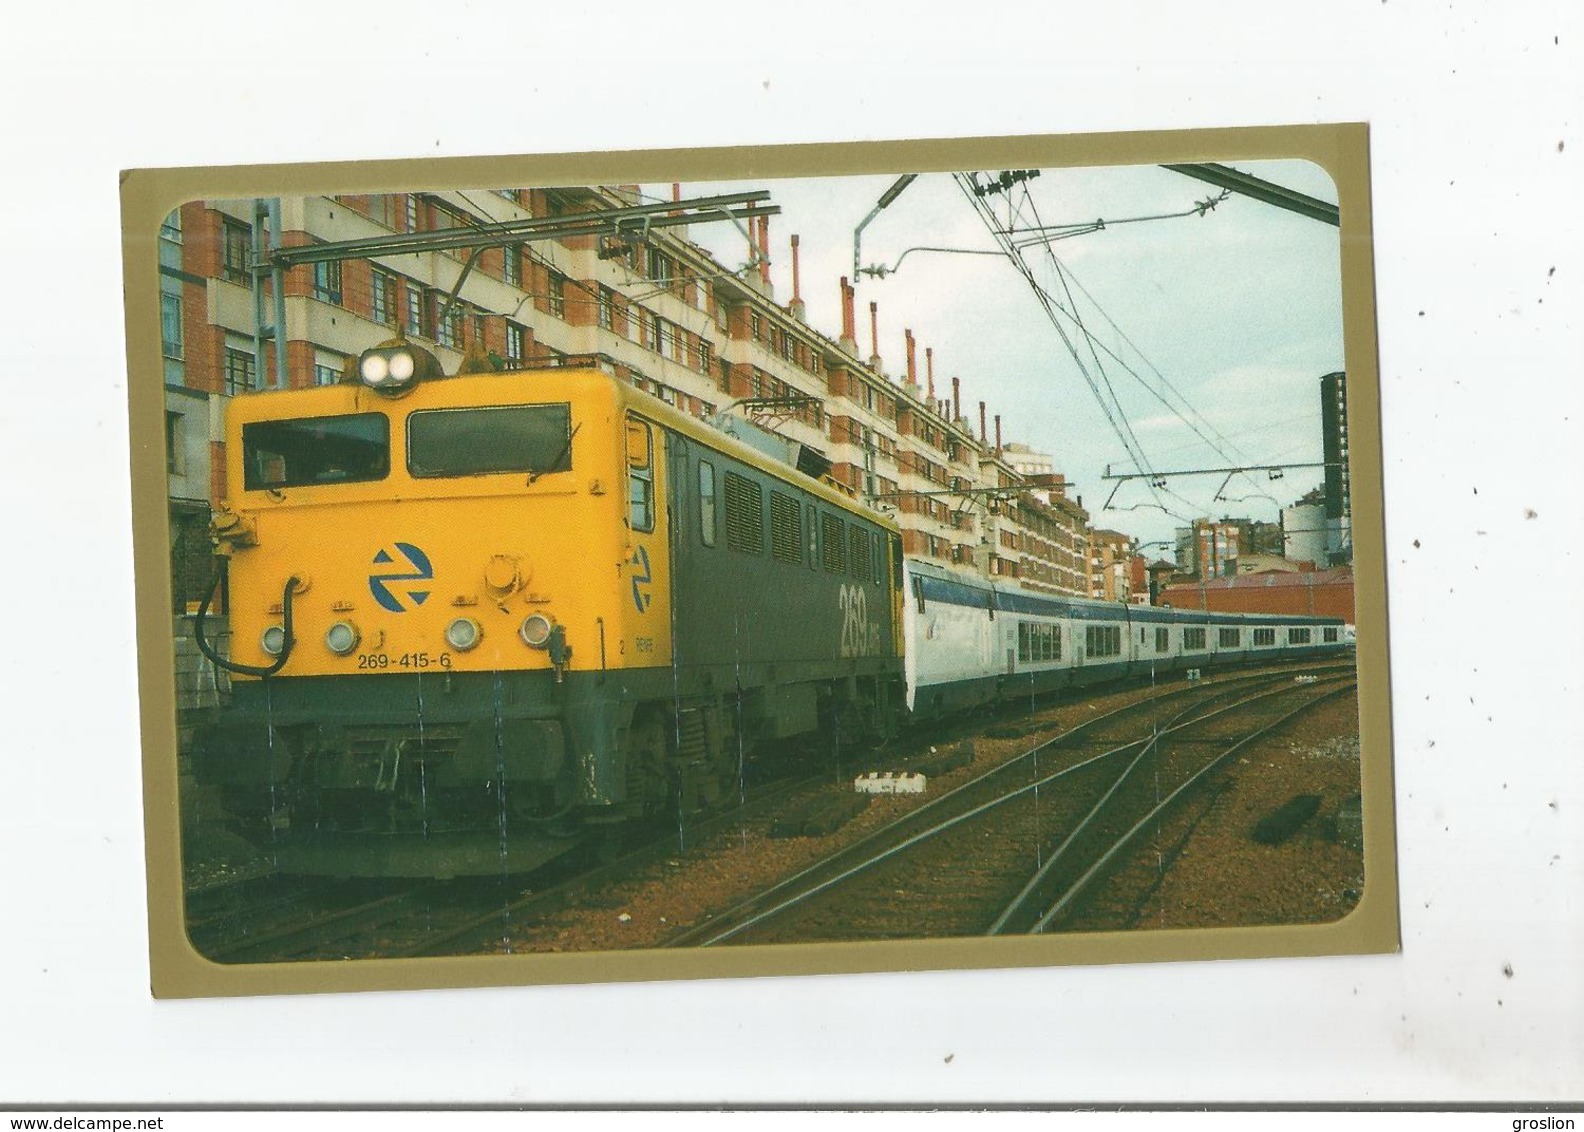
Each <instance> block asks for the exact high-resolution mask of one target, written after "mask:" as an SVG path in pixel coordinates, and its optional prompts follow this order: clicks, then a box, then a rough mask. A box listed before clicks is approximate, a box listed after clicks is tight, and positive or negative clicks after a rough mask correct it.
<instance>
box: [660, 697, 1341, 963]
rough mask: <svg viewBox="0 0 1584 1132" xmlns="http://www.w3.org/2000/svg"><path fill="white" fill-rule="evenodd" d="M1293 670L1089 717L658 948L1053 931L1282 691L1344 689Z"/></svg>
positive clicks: (1283, 714)
mask: <svg viewBox="0 0 1584 1132" xmlns="http://www.w3.org/2000/svg"><path fill="white" fill-rule="evenodd" d="M1305 679H1306V681H1307V680H1309V679H1313V681H1314V683H1308V682H1305V683H1302V684H1297V683H1294V677H1293V675H1292V674H1291V673H1285V674H1281V675H1275V676H1272V675H1253V676H1248V677H1242V678H1236V679H1233V680H1226V681H1222V682H1220V683H1218V684H1216V685H1214V686H1198V687H1195V686H1189V687H1187V688H1182V689H1176V690H1174V691H1171V692H1168V693H1165V694H1163V695H1161V696H1156V697H1152V698H1151V699H1149V700H1146V701H1143V702H1141V703H1136V704H1132V705H1128V706H1126V707H1123V708H1120V709H1118V710H1116V711H1113V712H1110V713H1107V714H1106V715H1104V716H1101V717H1097V718H1095V719H1093V720H1089V721H1086V722H1085V723H1084V724H1081V725H1079V726H1077V727H1074V728H1073V729H1071V730H1070V731H1068V732H1066V733H1064V734H1062V735H1060V736H1058V737H1057V738H1056V739H1054V740H1052V741H1050V742H1047V743H1043V744H1040V745H1038V746H1036V747H1034V748H1033V749H1031V750H1030V751H1028V752H1026V753H1025V754H1023V755H1021V756H1018V757H1015V758H1013V759H1010V760H1008V761H1007V762H1004V763H1002V764H1001V765H1000V766H998V767H995V768H993V769H991V770H989V771H987V772H985V773H983V774H981V775H979V776H977V777H975V778H974V779H973V780H972V781H970V782H968V783H967V784H965V785H963V786H961V787H959V788H957V789H956V790H954V791H952V792H950V793H948V794H945V795H942V796H941V797H939V798H937V799H935V800H933V801H932V802H930V803H928V804H926V805H924V806H921V807H918V808H917V809H915V810H912V811H911V812H909V813H907V814H905V815H903V816H901V817H899V818H898V819H897V820H895V821H893V822H891V823H889V824H888V825H886V826H884V827H883V828H881V829H878V830H876V831H874V832H872V833H871V834H870V835H869V836H867V837H866V838H864V839H863V840H862V841H859V842H857V843H855V844H853V845H851V846H849V847H847V848H845V849H843V850H840V851H839V852H837V853H834V854H832V855H830V856H829V857H826V858H825V859H823V860H821V861H819V862H817V863H816V864H814V865H812V866H810V867H808V868H806V869H804V870H803V871H801V872H800V873H798V874H797V875H795V876H793V877H790V878H788V879H787V880H785V881H783V882H781V883H779V884H777V885H775V886H772V887H771V888H769V889H766V890H765V891H763V892H760V893H758V894H756V895H754V896H752V897H750V898H749V899H747V900H744V901H742V902H740V903H738V904H736V905H734V906H733V907H731V908H729V909H727V910H725V911H723V912H721V913H720V914H718V915H716V916H714V917H711V918H710V919H709V920H708V921H706V922H704V923H702V924H699V925H698V926H696V927H692V928H689V929H687V930H684V931H682V932H679V933H676V934H675V935H673V936H672V937H671V938H670V939H669V940H668V941H667V945H668V946H672V947H684V946H710V945H716V944H723V943H746V942H791V941H805V942H806V941H808V940H816V939H817V940H863V939H893V938H904V937H913V938H916V937H920V936H929V937H944V936H962V935H979V934H984V933H985V932H986V931H994V932H996V933H998V934H999V933H1005V932H1010V931H1031V930H1051V928H1052V927H1053V926H1054V925H1055V924H1056V922H1057V921H1059V919H1060V918H1061V916H1062V915H1064V914H1065V913H1066V912H1067V911H1068V910H1070V909H1071V908H1072V907H1073V906H1074V904H1075V903H1076V901H1077V900H1078V899H1079V898H1080V896H1081V894H1082V892H1083V891H1085V890H1086V889H1087V888H1088V886H1089V885H1091V884H1092V883H1093V882H1094V881H1095V880H1096V879H1097V878H1098V877H1099V876H1101V875H1103V874H1104V872H1105V871H1106V869H1107V868H1108V867H1109V865H1110V863H1111V862H1112V861H1114V860H1115V859H1116V858H1117V856H1118V855H1119V854H1121V853H1123V852H1125V850H1126V848H1127V847H1128V845H1130V844H1132V843H1133V842H1134V841H1135V840H1136V838H1137V837H1138V835H1139V832H1140V830H1141V829H1144V828H1148V827H1149V825H1150V822H1151V821H1152V817H1158V815H1159V814H1160V813H1162V812H1164V811H1165V810H1166V809H1167V808H1169V807H1170V806H1172V805H1176V804H1180V803H1181V802H1182V801H1183V800H1185V799H1186V798H1188V797H1189V796H1191V795H1192V793H1193V791H1194V787H1195V784H1197V783H1202V782H1203V781H1204V779H1205V778H1207V777H1208V776H1209V774H1210V773H1211V770H1212V768H1213V767H1214V766H1216V765H1219V764H1220V763H1221V762H1223V761H1224V760H1225V759H1227V758H1230V757H1232V755H1234V754H1235V753H1236V752H1237V750H1240V749H1242V747H1243V745H1246V744H1247V743H1249V742H1253V741H1255V740H1256V739H1257V738H1258V735H1259V734H1264V733H1267V732H1268V731H1270V730H1272V729H1273V728H1275V727H1278V726H1280V723H1281V722H1282V721H1283V720H1284V719H1286V718H1290V717H1291V713H1292V711H1293V706H1292V705H1293V703H1294V702H1295V701H1301V702H1302V704H1304V705H1307V704H1308V703H1309V702H1310V701H1314V700H1316V699H1317V698H1320V697H1324V696H1334V695H1342V694H1345V693H1346V692H1347V691H1348V690H1350V688H1351V685H1350V684H1348V683H1347V681H1348V680H1350V679H1351V669H1350V668H1347V667H1346V666H1338V667H1334V668H1330V669H1324V670H1312V671H1310V672H1308V673H1307V674H1306V675H1305ZM1282 704H1286V706H1285V707H1282V706H1281V705H1282ZM1298 710H1302V708H1301V707H1300V708H1299V709H1298ZM1261 717H1262V718H1261ZM1237 719H1243V720H1245V721H1246V722H1244V723H1242V724H1236V723H1233V724H1229V721H1235V720H1237ZM1250 720H1252V721H1250ZM1239 728H1241V731H1239V730H1238V729H1239ZM1042 902H1043V903H1042ZM1036 909H1037V910H1036ZM1052 909H1054V913H1053V914H1052V915H1050V916H1047V915H1046V913H1047V912H1050V911H1052Z"/></svg>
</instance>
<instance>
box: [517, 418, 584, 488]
mask: <svg viewBox="0 0 1584 1132" xmlns="http://www.w3.org/2000/svg"><path fill="white" fill-rule="evenodd" d="M582 427H583V422H582V421H578V423H577V424H575V425H573V426H572V430H571V431H570V432H568V433H567V438H566V443H565V444H563V445H562V446H561V451H559V452H557V453H556V458H555V459H554V460H551V461H550V466H549V467H548V468H545V469H544V471H534V472H529V473H528V486H529V487H532V486H533V485H534V481H535V480H537V479H538V478H539V477H540V476H542V475H545V474H547V473H549V472H570V471H571V470H572V464H571V462H570V461H568V463H567V466H566V467H564V468H563V467H562V466H561V461H562V460H565V459H566V458H567V456H568V455H569V454H570V453H571V451H572V438H573V437H574V436H576V435H577V434H578V429H580V428H582Z"/></svg>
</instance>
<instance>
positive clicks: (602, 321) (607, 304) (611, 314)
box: [599, 287, 616, 330]
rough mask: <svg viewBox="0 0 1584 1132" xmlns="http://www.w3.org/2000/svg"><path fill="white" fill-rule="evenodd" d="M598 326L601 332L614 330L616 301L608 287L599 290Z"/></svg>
mask: <svg viewBox="0 0 1584 1132" xmlns="http://www.w3.org/2000/svg"><path fill="white" fill-rule="evenodd" d="M599 325H600V329H601V330H615V329H616V299H615V296H613V295H612V294H611V290H610V288H609V287H601V288H600V289H599Z"/></svg>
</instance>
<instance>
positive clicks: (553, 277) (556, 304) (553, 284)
mask: <svg viewBox="0 0 1584 1132" xmlns="http://www.w3.org/2000/svg"><path fill="white" fill-rule="evenodd" d="M550 313H551V314H552V315H554V316H555V317H556V318H565V317H566V276H565V275H562V274H561V273H560V272H556V271H552V272H551V273H550Z"/></svg>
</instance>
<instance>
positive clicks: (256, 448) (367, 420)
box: [242, 413, 390, 491]
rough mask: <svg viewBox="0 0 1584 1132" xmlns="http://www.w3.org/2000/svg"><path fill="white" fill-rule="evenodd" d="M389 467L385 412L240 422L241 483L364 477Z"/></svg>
mask: <svg viewBox="0 0 1584 1132" xmlns="http://www.w3.org/2000/svg"><path fill="white" fill-rule="evenodd" d="M389 473H390V420H389V418H387V417H386V416H385V414H384V413H357V414H354V415H352V416H344V417H304V418H300V419H298V420H291V421H253V422H252V423H249V424H245V425H243V426H242V486H243V487H245V488H246V489H247V490H249V491H259V490H263V489H265V488H275V487H300V486H303V485H305V484H324V483H367V482H368V481H370V480H381V479H384V478H385V477H386V475H388V474H389Z"/></svg>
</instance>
